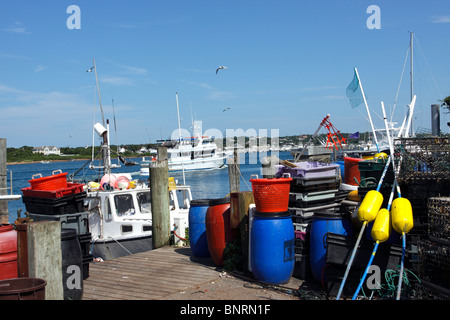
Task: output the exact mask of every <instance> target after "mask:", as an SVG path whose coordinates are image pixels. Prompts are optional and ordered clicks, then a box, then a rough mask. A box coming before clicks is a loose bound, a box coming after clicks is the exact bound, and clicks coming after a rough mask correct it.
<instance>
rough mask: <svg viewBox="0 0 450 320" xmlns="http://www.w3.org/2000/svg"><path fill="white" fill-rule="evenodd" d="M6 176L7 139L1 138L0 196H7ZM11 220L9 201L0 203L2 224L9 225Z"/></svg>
mask: <svg viewBox="0 0 450 320" xmlns="http://www.w3.org/2000/svg"><path fill="white" fill-rule="evenodd" d="M7 180H8V178H7V176H6V139H5V138H0V194H7V192H8V191H7V189H6V188H7V187H8V186H7ZM8 219H9V211H8V201H0V224H7V223H8Z"/></svg>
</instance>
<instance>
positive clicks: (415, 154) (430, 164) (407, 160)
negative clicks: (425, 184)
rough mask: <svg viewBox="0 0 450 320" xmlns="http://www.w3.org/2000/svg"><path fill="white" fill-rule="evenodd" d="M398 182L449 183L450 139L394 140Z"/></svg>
mask: <svg viewBox="0 0 450 320" xmlns="http://www.w3.org/2000/svg"><path fill="white" fill-rule="evenodd" d="M396 151H397V152H398V153H399V156H398V157H397V159H396V160H397V162H398V163H397V168H399V169H400V171H399V174H398V180H399V181H414V180H433V181H437V182H440V181H450V138H449V137H427V138H401V139H398V140H396Z"/></svg>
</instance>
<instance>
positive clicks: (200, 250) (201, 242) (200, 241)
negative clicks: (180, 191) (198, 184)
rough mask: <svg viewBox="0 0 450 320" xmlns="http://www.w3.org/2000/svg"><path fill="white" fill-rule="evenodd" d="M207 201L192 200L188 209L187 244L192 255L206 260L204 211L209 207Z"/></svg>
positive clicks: (206, 245) (207, 254)
mask: <svg viewBox="0 0 450 320" xmlns="http://www.w3.org/2000/svg"><path fill="white" fill-rule="evenodd" d="M210 203H211V200H209V199H194V200H192V201H191V203H190V208H189V244H190V247H191V251H192V255H193V256H194V257H197V258H208V257H209V256H210V254H209V251H208V240H207V238H206V224H205V217H206V211H207V210H208V207H209V206H210Z"/></svg>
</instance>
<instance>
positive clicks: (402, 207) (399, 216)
mask: <svg viewBox="0 0 450 320" xmlns="http://www.w3.org/2000/svg"><path fill="white" fill-rule="evenodd" d="M391 212H392V227H393V228H394V230H395V231H397V232H398V233H400V234H402V233H403V232H405V233H408V232H409V231H410V230H411V229H412V228H413V226H414V222H413V212H412V207H411V202H409V200H408V199H406V198H397V199H395V200H394V201H392V209H391Z"/></svg>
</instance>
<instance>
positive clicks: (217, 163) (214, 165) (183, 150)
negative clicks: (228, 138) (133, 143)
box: [140, 121, 232, 176]
mask: <svg viewBox="0 0 450 320" xmlns="http://www.w3.org/2000/svg"><path fill="white" fill-rule="evenodd" d="M200 128H201V122H200V121H194V123H193V132H192V136H190V137H181V138H179V139H171V140H158V142H161V146H163V147H167V158H168V162H169V171H172V172H176V171H192V170H207V169H221V168H225V167H226V159H227V157H229V156H230V155H231V154H232V152H224V151H219V150H218V148H217V145H216V144H215V142H214V139H213V138H212V137H209V136H204V135H202V134H201V132H200ZM154 160H156V158H151V159H148V158H144V159H143V160H142V161H141V169H140V174H141V175H142V176H148V175H149V164H150V162H151V161H154Z"/></svg>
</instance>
